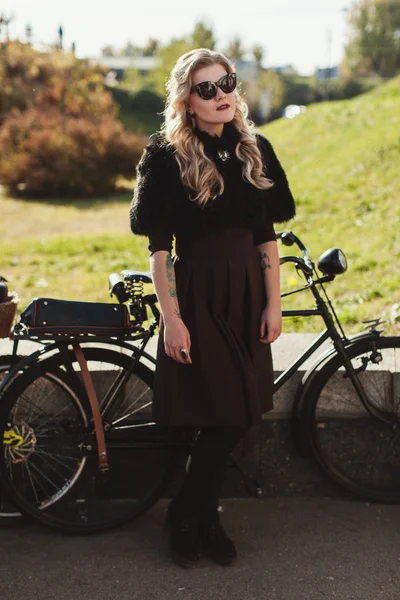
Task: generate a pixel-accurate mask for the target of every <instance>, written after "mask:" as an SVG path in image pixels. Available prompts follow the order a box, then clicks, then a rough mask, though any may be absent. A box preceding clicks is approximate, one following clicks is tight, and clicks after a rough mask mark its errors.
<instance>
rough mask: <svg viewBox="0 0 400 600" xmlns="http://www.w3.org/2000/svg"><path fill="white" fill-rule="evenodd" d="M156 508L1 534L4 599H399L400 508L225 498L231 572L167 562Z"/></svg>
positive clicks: (339, 501)
mask: <svg viewBox="0 0 400 600" xmlns="http://www.w3.org/2000/svg"><path fill="white" fill-rule="evenodd" d="M167 502H168V501H167V500H164V499H162V500H160V501H159V502H158V503H157V504H156V505H155V506H154V507H153V508H152V509H151V510H150V511H148V512H147V513H146V514H145V515H143V516H142V517H140V518H139V519H137V520H136V521H134V522H132V523H130V524H128V525H126V526H123V527H122V528H119V529H117V530H114V531H111V532H107V533H102V534H97V535H95V536H85V537H72V536H67V535H61V534H58V533H54V532H52V531H48V530H46V529H43V528H41V527H39V526H37V525H28V526H24V527H17V528H6V529H4V528H2V529H0V548H1V560H0V570H1V582H2V590H1V598H2V600H21V598H30V599H34V600H53V599H54V600H56V599H57V600H78V599H79V600H136V599H137V600H170V599H171V600H172V599H174V600H176V599H178V600H179V599H182V600H209V599H213V600H264V599H270V600H330V599H338V600H392V599H393V600H399V598H400V507H399V506H388V505H379V504H367V503H365V502H359V501H351V500H342V499H330V498H326V497H325V498H321V497H320V498H299V497H296V498H282V499H280V498H262V499H243V498H240V499H235V498H229V499H223V501H222V507H223V509H224V512H223V514H222V520H223V523H224V525H225V527H226V530H227V532H228V533H229V534H230V536H231V537H232V539H234V541H235V542H236V545H237V548H238V551H239V557H238V560H237V562H236V564H235V565H231V566H229V567H222V566H219V565H217V564H215V563H212V562H210V561H208V560H206V559H205V560H204V561H203V562H202V563H201V564H199V566H197V567H196V568H194V569H183V568H181V567H179V566H177V565H175V564H174V563H172V562H171V559H170V557H169V553H168V545H167V538H166V534H165V532H164V530H163V520H164V514H165V508H166V505H167Z"/></svg>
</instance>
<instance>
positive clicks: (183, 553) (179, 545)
mask: <svg viewBox="0 0 400 600" xmlns="http://www.w3.org/2000/svg"><path fill="white" fill-rule="evenodd" d="M165 525H166V526H167V527H168V528H169V546H170V552H171V558H172V560H173V561H174V562H176V563H177V564H179V565H180V566H181V567H195V566H196V565H197V564H198V562H199V560H200V559H201V558H202V551H201V544H200V537H199V517H198V516H197V515H195V514H193V513H192V514H191V513H190V512H189V511H188V510H187V507H185V506H184V504H183V503H182V502H181V501H180V500H179V499H177V498H174V499H173V500H172V501H171V502H170V504H169V506H168V509H167V516H166V520H165Z"/></svg>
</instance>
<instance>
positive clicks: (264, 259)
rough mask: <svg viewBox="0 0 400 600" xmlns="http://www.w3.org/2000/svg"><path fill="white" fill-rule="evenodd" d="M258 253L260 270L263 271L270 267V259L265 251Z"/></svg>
mask: <svg viewBox="0 0 400 600" xmlns="http://www.w3.org/2000/svg"><path fill="white" fill-rule="evenodd" d="M258 254H259V256H260V260H261V268H262V270H263V271H265V269H271V260H270V258H269V256H268V254H267V253H266V252H259V253H258Z"/></svg>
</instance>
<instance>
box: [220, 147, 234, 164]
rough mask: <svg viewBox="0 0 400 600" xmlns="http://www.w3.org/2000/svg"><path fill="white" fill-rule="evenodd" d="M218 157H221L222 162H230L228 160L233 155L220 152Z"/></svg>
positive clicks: (224, 151)
mask: <svg viewBox="0 0 400 600" xmlns="http://www.w3.org/2000/svg"><path fill="white" fill-rule="evenodd" d="M218 156H219V157H220V159H221V160H222V161H224V162H225V161H226V160H228V158H230V157H231V155H230V154H229V152H228V150H218Z"/></svg>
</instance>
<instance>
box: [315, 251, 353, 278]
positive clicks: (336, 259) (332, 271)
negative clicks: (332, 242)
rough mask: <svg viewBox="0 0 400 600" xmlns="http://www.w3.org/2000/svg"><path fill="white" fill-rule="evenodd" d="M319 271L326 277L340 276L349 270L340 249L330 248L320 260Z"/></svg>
mask: <svg viewBox="0 0 400 600" xmlns="http://www.w3.org/2000/svg"><path fill="white" fill-rule="evenodd" d="M318 269H319V270H320V271H321V272H322V273H323V274H324V275H340V273H344V272H345V271H346V270H347V260H346V256H345V255H344V252H343V251H342V250H341V249H340V248H329V249H328V250H325V252H323V253H322V254H321V256H320V257H319V259H318Z"/></svg>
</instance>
